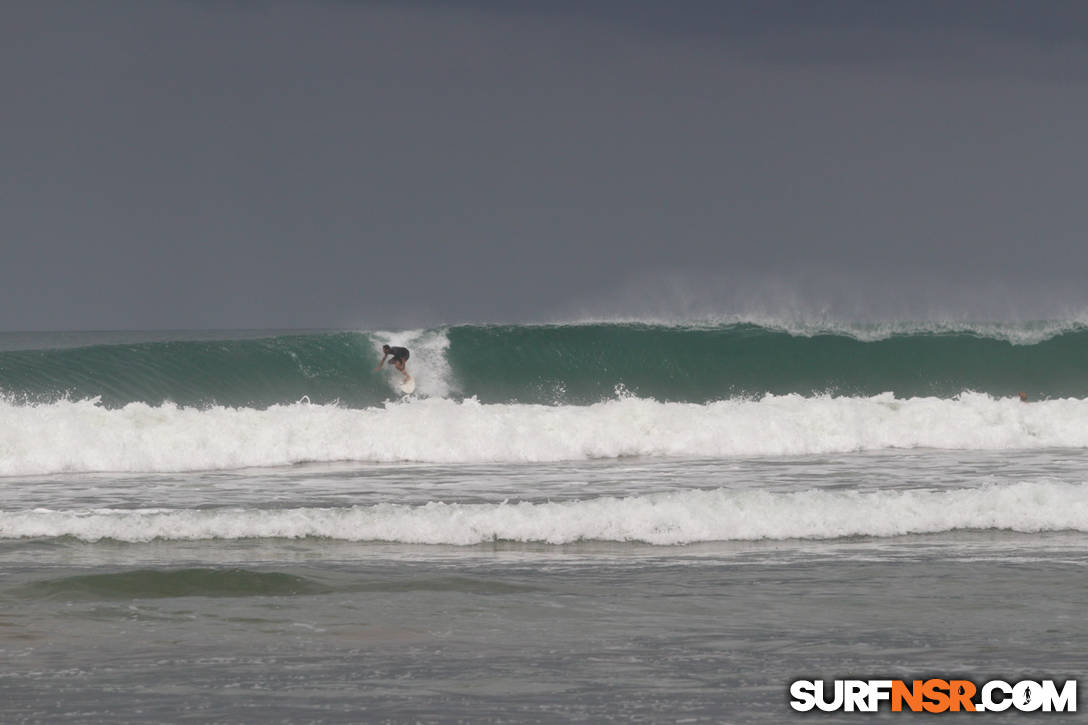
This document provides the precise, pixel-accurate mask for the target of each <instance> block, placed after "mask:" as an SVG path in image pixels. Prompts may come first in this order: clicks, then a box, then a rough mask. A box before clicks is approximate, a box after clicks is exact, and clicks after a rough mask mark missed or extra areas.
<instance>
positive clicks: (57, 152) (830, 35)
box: [0, 2, 1088, 329]
mask: <svg viewBox="0 0 1088 725" xmlns="http://www.w3.org/2000/svg"><path fill="white" fill-rule="evenodd" d="M1082 7H1083V6H1082V5H1080V4H1059V3H1047V4H1045V5H1032V4H1025V3H940V4H936V3H932V4H927V3H921V4H919V3H894V4H893V3H869V2H865V3H758V4H756V3H749V4H732V3H700V2H694V3H683V4H663V3H567V2H551V3H525V2H517V3H485V2H467V3H459V4H449V3H426V2H416V3H357V2H329V3H288V2H283V3H262V2H231V3H211V2H185V3H144V2H139V3H137V2H132V3H122V2H109V3H49V4H33V3H23V4H16V5H15V6H14V9H13V10H8V11H7V15H8V21H9V22H5V23H4V25H3V27H2V29H0V40H2V46H0V85H2V87H3V88H4V89H5V92H4V104H3V107H2V109H0V122H2V123H3V127H4V133H3V136H2V138H0V158H2V159H3V162H4V163H3V173H2V174H0V194H2V196H0V204H2V212H3V218H2V221H0V234H2V237H0V239H2V243H3V244H4V248H5V257H6V259H5V262H4V264H3V267H2V268H0V284H2V288H0V301H2V302H3V305H2V306H0V328H7V329H28V328H53V329H56V328H78V327H240V326H247V327H248V326H272V327H280V326H337V325H364V326H371V325H381V324H398V325H411V326H415V325H423V324H430V323H434V322H438V321H444V320H464V319H475V320H480V319H514V320H527V319H541V318H546V317H549V316H555V315H563V314H583V313H588V314H593V313H594V312H599V313H602V314H603V313H608V314H624V312H625V311H630V310H635V311H636V312H637V313H638V314H652V313H653V310H652V309H650V308H652V307H653V306H654V305H657V304H660V305H661V306H662V307H663V309H660V310H658V311H657V312H658V314H663V315H667V314H669V313H670V311H672V312H676V313H678V314H679V313H696V312H697V313H698V314H707V313H713V312H715V311H717V312H721V313H729V312H733V311H736V309H738V308H740V307H744V306H746V305H747V306H748V307H751V306H752V304H753V301H758V304H765V305H767V306H773V305H774V304H775V299H776V298H777V299H781V300H785V304H787V305H788V306H790V307H793V308H798V307H804V306H806V305H809V306H812V307H815V308H817V309H826V308H828V307H832V308H835V307H837V308H839V309H841V310H843V311H844V314H854V313H855V312H859V313H871V314H892V315H895V314H900V315H902V314H920V313H929V312H933V313H934V314H940V313H942V312H965V313H971V314H976V315H985V314H986V313H987V310H992V309H994V308H992V307H991V304H992V303H993V302H994V301H995V300H1001V301H1002V303H1003V308H1002V309H1001V310H1000V314H1002V315H1006V316H1007V315H1010V314H1020V315H1023V316H1029V317H1030V316H1037V315H1039V314H1048V313H1052V312H1053V311H1054V309H1056V308H1055V305H1056V304H1058V303H1062V304H1072V305H1074V306H1075V305H1077V304H1079V303H1081V302H1082V301H1083V300H1082V298H1081V297H1079V295H1080V294H1082V293H1081V291H1080V288H1081V285H1080V284H1079V283H1080V280H1081V278H1082V276H1083V272H1084V269H1085V263H1086V262H1088V249H1086V245H1085V244H1084V243H1083V240H1084V229H1085V222H1086V221H1088V213H1086V211H1085V208H1084V205H1083V203H1082V201H1081V198H1082V196H1083V192H1082V189H1083V186H1084V175H1085V169H1086V168H1088V164H1086V162H1088V149H1086V148H1085V146H1084V144H1083V143H1082V140H1081V137H1082V134H1083V127H1084V125H1085V113H1086V111H1088V96H1086V94H1085V91H1086V86H1088V83H1086V77H1088V76H1086V69H1088V63H1086V62H1085V61H1086V60H1088V50H1086V47H1085V32H1084V31H1085V27H1086V20H1085V11H1084V10H1082V9H1081V8H1082ZM1040 8H1041V9H1043V10H1045V12H1042V11H1041V10H1040ZM1029 11H1030V12H1029ZM677 290H679V291H677ZM665 308H671V309H665Z"/></svg>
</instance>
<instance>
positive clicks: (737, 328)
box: [449, 324, 1088, 403]
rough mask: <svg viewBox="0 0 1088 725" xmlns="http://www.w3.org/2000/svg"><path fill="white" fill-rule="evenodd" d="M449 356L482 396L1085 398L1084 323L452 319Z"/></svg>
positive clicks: (1087, 345)
mask: <svg viewBox="0 0 1088 725" xmlns="http://www.w3.org/2000/svg"><path fill="white" fill-rule="evenodd" d="M449 337H450V348H449V358H450V363H451V366H452V367H453V368H454V369H455V370H456V371H457V373H458V375H459V379H460V382H461V384H462V386H463V388H464V389H465V390H466V391H473V393H474V394H476V395H478V396H479V397H480V399H481V400H482V401H484V402H501V401H506V400H519V401H526V400H532V401H533V402H552V400H558V401H561V402H574V403H592V402H596V401H599V400H601V399H602V398H608V397H612V396H614V395H615V391H616V387H617V386H622V387H623V389H625V390H626V391H628V392H630V393H632V394H635V395H638V396H640V397H650V398H654V399H657V400H661V401H675V402H683V401H686V402H695V403H705V402H709V401H712V400H720V399H725V398H731V397H736V396H761V395H764V394H767V393H772V394H776V395H784V394H789V393H796V394H800V395H806V396H808V395H818V394H824V393H831V394H835V395H859V396H870V395H877V394H880V393H883V392H894V393H895V394H896V395H897V396H898V397H915V396H940V397H950V396H953V395H956V394H958V393H961V392H963V391H965V390H972V391H975V392H985V393H990V394H992V395H995V396H1007V395H1015V394H1016V393H1017V392H1018V391H1021V390H1023V391H1027V392H1029V393H1030V395H1031V396H1032V397H1056V396H1062V397H1063V396H1073V397H1084V396H1085V395H1088V330H1082V329H1077V330H1073V331H1069V332H1065V333H1063V334H1059V335H1057V336H1055V337H1051V338H1048V339H1044V340H1042V341H1039V342H1036V343H1034V344H1029V345H1018V344H1013V343H1012V342H1009V341H1008V340H1006V339H998V338H994V337H985V336H981V335H978V334H975V333H964V332H960V333H946V332H941V333H930V332H919V333H908V334H897V335H892V336H890V337H887V338H884V339H878V340H874V341H864V340H861V339H858V338H857V337H855V336H852V335H847V334H818V335H813V336H798V335H793V334H790V333H788V332H784V331H780V330H772V329H768V328H765V327H760V326H758V325H750V324H741V325H729V326H723V327H712V328H682V327H664V326H652V325H584V326H561V327H560V326H557V327H538V328H531V327H461V328H453V329H452V330H450V333H449Z"/></svg>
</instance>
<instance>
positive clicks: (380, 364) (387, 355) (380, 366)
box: [374, 353, 389, 370]
mask: <svg viewBox="0 0 1088 725" xmlns="http://www.w3.org/2000/svg"><path fill="white" fill-rule="evenodd" d="M387 357H389V353H385V354H384V355H382V361H381V362H380V363H378V367H376V368H374V369H375V370H381V369H382V365H385V359H386V358H387Z"/></svg>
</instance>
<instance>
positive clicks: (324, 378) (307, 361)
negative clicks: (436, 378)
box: [0, 332, 389, 407]
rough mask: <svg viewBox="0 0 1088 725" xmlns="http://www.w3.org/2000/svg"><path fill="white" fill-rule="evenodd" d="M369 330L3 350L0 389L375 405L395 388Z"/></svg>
mask: <svg viewBox="0 0 1088 725" xmlns="http://www.w3.org/2000/svg"><path fill="white" fill-rule="evenodd" d="M378 359H379V358H378V355H377V353H376V352H375V350H374V346H373V344H372V343H371V342H370V341H369V339H368V338H367V337H366V336H365V335H360V334H357V333H348V332H344V333H329V334H312V335H286V336H279V337H269V338H263V339H255V340H212V341H205V340H184V341H174V342H147V343H137V344H116V345H94V346H87V347H76V348H68V349H60V350H17V351H6V352H0V391H3V392H4V393H5V394H7V395H8V396H11V397H13V398H14V399H15V400H16V401H17V402H52V401H55V400H57V399H61V398H65V397H67V398H71V399H73V400H78V399H83V398H93V397H96V396H98V397H101V399H102V403H103V404H105V405H107V406H110V407H114V406H120V405H125V404H126V403H131V402H137V401H138V402H144V403H149V404H152V405H158V404H160V403H163V402H166V401H170V402H173V403H176V404H178V405H186V406H206V405H212V404H218V405H228V406H250V407H266V406H269V405H274V404H277V403H289V402H291V403H293V402H295V401H297V400H299V399H300V398H302V397H303V396H309V398H310V399H311V401H312V402H315V403H331V402H334V401H337V400H339V401H340V402H341V403H343V404H345V405H353V406H358V405H369V404H373V403H375V402H377V401H380V400H382V399H383V398H385V397H387V395H388V393H389V388H388V386H387V385H385V383H384V381H383V380H382V379H381V378H379V377H378V376H376V375H374V374H372V371H373V368H374V366H375V365H377V362H378Z"/></svg>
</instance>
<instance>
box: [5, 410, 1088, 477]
mask: <svg viewBox="0 0 1088 725" xmlns="http://www.w3.org/2000/svg"><path fill="white" fill-rule="evenodd" d="M1049 447H1071V448H1083V447H1088V400H1079V399H1062V400H1050V401H1040V402H1034V403H1027V404H1024V403H1021V402H1019V401H1018V400H1016V399H994V398H991V397H989V396H987V395H983V394H973V393H968V394H963V395H961V396H959V397H957V398H955V399H951V400H949V399H940V398H911V399H906V400H901V399H896V398H895V397H894V396H892V395H891V394H890V393H887V394H884V395H879V396H875V397H871V398H834V397H817V398H805V397H802V396H799V395H787V396H767V397H765V398H763V399H760V400H726V401H719V402H715V403H710V404H707V405H698V404H692V403H659V402H656V401H653V400H646V399H639V398H621V399H617V400H612V401H607V402H603V403H598V404H596V405H590V406H544V405H482V404H480V403H478V402H476V401H475V400H474V399H469V400H466V401H463V402H457V401H453V400H447V399H440V398H430V399H424V400H413V401H408V402H403V403H398V404H390V405H387V406H386V407H382V408H370V409H365V410H357V409H348V408H341V407H336V406H331V405H310V404H307V403H297V404H293V405H278V406H272V407H270V408H268V409H263V410H258V409H251V408H224V407H213V408H209V409H204V410H201V409H196V408H183V407H178V406H175V405H172V404H164V405H161V406H149V405H147V404H144V403H131V404H129V405H126V406H125V407H124V408H119V409H108V408H105V407H103V406H101V405H100V404H99V403H98V402H97V401H94V400H84V401H60V402H57V403H51V404H40V405H16V404H12V403H9V402H0V475H6V476H12V475H34V474H47V473H57V472H83V471H184V470H210V469H227V468H243V467H248V466H277V465H289V464H293V463H299V462H303V461H368V462H393V461H421V462H443V463H457V462H473V463H478V462H545V461H561V460H581V459H589V458H617V457H621V456H680V457H709V458H713V457H736V456H764V455H794V454H816V453H837V452H850V451H867V450H881V449H888V448H949V449H962V450H997V449H1016V448H1049Z"/></svg>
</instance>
